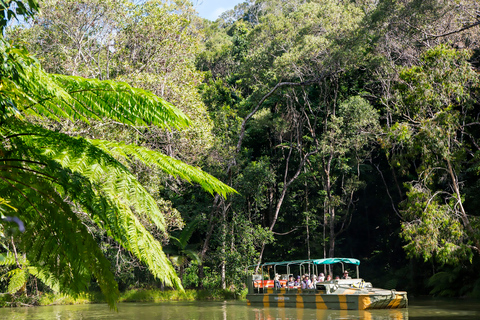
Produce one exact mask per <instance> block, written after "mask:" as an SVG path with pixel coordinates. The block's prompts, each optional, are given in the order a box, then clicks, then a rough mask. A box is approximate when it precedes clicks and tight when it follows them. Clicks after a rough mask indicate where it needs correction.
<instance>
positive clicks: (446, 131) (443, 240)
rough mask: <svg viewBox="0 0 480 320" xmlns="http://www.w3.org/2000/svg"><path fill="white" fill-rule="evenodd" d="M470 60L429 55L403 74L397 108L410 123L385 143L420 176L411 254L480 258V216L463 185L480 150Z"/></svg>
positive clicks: (408, 236) (412, 205)
mask: <svg viewBox="0 0 480 320" xmlns="http://www.w3.org/2000/svg"><path fill="white" fill-rule="evenodd" d="M468 58H469V52H468V51H457V50H455V49H450V48H447V47H446V46H443V45H442V46H438V47H436V48H434V49H431V50H428V51H427V52H425V53H424V54H423V55H422V59H421V64H420V65H418V66H414V67H412V68H405V69H402V70H401V72H400V79H401V82H399V83H398V85H397V100H396V103H397V104H396V105H397V108H398V109H397V110H398V112H399V114H400V115H401V116H403V117H404V119H406V120H404V121H399V122H397V123H396V124H395V125H393V126H392V128H391V129H390V130H389V132H388V134H389V139H386V141H387V142H388V144H387V146H389V148H390V152H391V161H392V165H393V166H395V167H401V168H403V170H404V172H405V173H408V174H413V173H414V174H416V178H414V179H413V181H411V182H410V183H409V184H408V185H407V186H408V193H407V196H408V198H407V199H406V200H405V201H404V202H403V214H404V217H405V218H406V221H405V222H404V223H403V224H402V226H403V231H402V236H403V237H404V239H405V240H407V245H406V246H405V248H406V250H407V252H409V253H410V254H412V255H419V256H423V257H424V258H425V259H430V258H434V259H438V260H439V261H441V262H458V261H459V260H461V259H465V258H469V259H471V257H472V253H477V254H478V253H480V250H479V248H480V242H479V235H478V232H477V231H476V230H478V223H479V220H478V216H477V215H476V214H473V212H468V211H467V209H466V207H465V192H466V190H468V189H467V188H465V187H466V186H464V185H463V183H462V182H461V181H462V180H463V179H468V178H467V177H468V176H469V175H470V173H469V171H470V170H471V168H474V167H476V162H477V161H478V160H477V154H478V150H479V149H478V146H477V143H476V140H477V136H478V134H477V132H476V130H471V127H472V126H474V125H475V123H476V111H475V106H476V105H477V101H476V95H477V93H478V76H477V74H476V73H475V71H474V70H472V67H471V65H470V63H469V62H468V61H467V60H468ZM412 159H414V160H412ZM412 161H413V163H412ZM413 165H415V169H414V170H413V167H412V166H413ZM474 175H475V174H474Z"/></svg>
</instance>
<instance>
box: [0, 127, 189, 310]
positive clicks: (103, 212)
mask: <svg viewBox="0 0 480 320" xmlns="http://www.w3.org/2000/svg"><path fill="white" fill-rule="evenodd" d="M22 124H23V123H22ZM7 128H8V130H7ZM21 128H22V130H19V124H18V123H15V122H10V126H8V127H7V126H4V127H3V129H4V130H3V132H4V137H6V138H7V137H8V140H9V143H10V144H11V145H12V147H13V148H12V149H11V150H9V152H10V154H9V156H10V157H11V158H13V159H20V160H18V161H16V162H15V161H13V162H12V161H11V162H10V163H9V165H8V166H9V171H8V172H2V171H0V181H2V180H3V181H4V183H3V185H5V187H4V188H3V189H0V194H5V195H6V196H8V198H9V199H11V201H12V203H15V204H17V203H20V204H22V207H19V212H21V213H22V218H23V219H25V221H35V225H30V226H28V227H27V229H28V230H27V232H25V234H24V235H22V239H23V240H24V243H33V246H31V247H29V248H28V250H27V248H25V250H27V254H28V255H29V257H31V259H30V260H31V261H42V263H45V266H47V265H48V266H50V267H49V268H48V269H45V268H46V267H43V269H45V270H47V271H49V272H50V273H52V274H53V275H54V276H55V277H58V278H59V282H60V288H68V287H70V288H73V289H72V291H73V292H80V291H81V290H82V288H85V285H86V284H87V283H88V277H89V274H93V275H94V276H95V277H96V278H97V281H98V282H99V284H100V286H101V287H102V281H103V288H102V290H104V291H108V290H107V289H108V288H109V287H110V288H111V287H112V286H114V288H116V287H115V285H114V284H112V282H110V281H109V280H112V281H113V278H112V279H110V278H109V276H110V271H109V266H107V265H106V264H107V263H108V262H105V261H104V258H103V255H101V252H99V248H98V246H97V245H96V243H94V240H93V239H92V237H91V235H90V234H88V233H87V231H86V230H85V228H84V226H83V224H81V223H80V222H79V220H78V218H77V217H76V215H75V214H74V213H73V211H71V209H70V202H73V203H75V204H76V205H77V206H78V208H79V209H81V210H82V211H84V212H86V213H88V215H89V217H90V218H91V219H92V220H93V221H95V222H96V223H97V224H98V225H99V226H100V227H101V228H103V229H104V230H106V231H107V232H108V234H109V235H110V236H112V237H113V238H114V239H115V240H116V241H118V242H119V243H120V244H121V245H122V246H123V247H124V248H126V249H127V250H129V251H131V252H132V253H134V254H135V255H136V256H137V257H138V258H139V259H140V260H141V261H143V262H144V263H145V264H146V265H147V266H148V267H149V269H150V271H151V272H152V273H153V275H154V276H156V277H157V278H159V279H161V280H162V281H164V282H165V283H166V284H167V285H171V286H173V287H176V288H180V289H181V288H182V287H181V284H180V282H179V280H178V278H177V276H176V274H175V272H174V270H173V267H172V266H171V263H170V262H169V261H168V259H167V258H166V256H165V254H164V253H163V251H162V247H161V245H160V243H159V242H158V241H156V240H155V239H154V238H153V236H152V235H151V234H150V233H149V232H148V231H147V230H146V229H145V228H144V227H143V225H142V224H141V223H140V222H139V221H138V219H137V217H136V216H135V213H134V212H133V211H132V209H134V208H136V206H135V205H133V204H134V203H135V201H136V202H138V203H139V204H140V203H141V202H144V199H147V200H148V198H145V197H150V196H149V195H148V193H147V192H146V191H144V190H143V187H141V185H140V184H139V183H138V181H136V179H134V177H133V176H132V175H131V174H130V172H129V171H128V170H127V169H126V168H125V167H124V166H123V165H122V164H121V163H120V162H118V161H117V160H115V159H114V158H113V157H111V156H110V155H108V154H106V153H105V152H103V151H102V150H100V149H98V148H97V147H95V146H93V145H92V144H90V143H89V142H88V141H86V140H85V139H81V138H80V139H77V138H72V137H69V136H66V135H64V134H61V133H55V132H51V131H48V130H45V129H42V128H39V127H36V126H33V125H29V124H25V125H23V126H22V127H21ZM20 132H21V133H20ZM21 159H35V161H31V162H28V161H21ZM94 160H96V161H94ZM1 161H2V159H0V162H1ZM26 166H28V168H26ZM68 167H70V168H71V169H69V168H68ZM27 169H28V170H27ZM18 177H21V179H18ZM45 177H52V178H51V179H45ZM130 179H131V180H130ZM0 186H2V184H1V183H0ZM138 188H140V191H141V192H139V191H138V190H137V189H138ZM142 192H144V193H142ZM143 196H145V197H144V198H142V197H143ZM125 198H126V199H125ZM135 198H137V199H136V200H135ZM150 198H151V197H150ZM63 199H65V200H66V201H67V202H68V203H67V202H65V201H64V200H63ZM130 199H133V200H130ZM151 202H152V204H151V205H152V210H156V211H157V213H158V217H162V218H163V216H162V215H161V212H160V211H159V209H158V207H156V204H155V201H154V200H153V199H152V200H151ZM143 205H144V207H145V202H144V203H143ZM40 208H41V210H40ZM139 208H140V209H142V208H141V207H140V206H139ZM144 210H145V209H144ZM46 212H48V213H49V214H48V216H45V217H44V215H45V214H46ZM27 213H28V215H27ZM145 214H147V213H145ZM149 214H150V216H151V212H150V213H149ZM65 219H66V220H68V221H67V222H65V221H63V220H65ZM79 223H80V224H79ZM31 230H35V232H34V233H32V231H31ZM55 230H56V231H55ZM85 233H87V234H85ZM39 234H41V236H39ZM60 235H61V236H60ZM77 236H78V239H77V238H76V237H77ZM59 237H60V238H59ZM72 237H73V239H72ZM39 238H40V239H44V240H42V241H38V239H39ZM82 239H87V240H88V241H87V240H82ZM56 243H62V246H63V245H64V246H65V247H58V246H56ZM87 243H89V245H88V246H86V244H87ZM82 245H85V246H86V247H85V248H84V247H82ZM79 246H81V247H79ZM67 248H69V249H67ZM87 248H88V249H87ZM64 250H70V252H72V251H73V252H74V253H76V254H78V253H79V252H80V253H83V254H82V255H79V256H77V255H68V254H69V253H67V252H64ZM95 252H96V253H95ZM62 255H63V256H65V259H58V258H56V257H58V256H62ZM92 259H93V261H92ZM61 261H70V264H63V263H61ZM72 261H74V262H75V263H73V264H72ZM86 263H88V267H87V266H86V265H85V264H86ZM36 266H37V267H38V265H36ZM92 266H98V268H96V267H95V268H94V269H93V270H92ZM82 270H83V271H82ZM102 270H105V272H107V271H108V274H103V273H102ZM67 275H72V276H67ZM99 277H100V278H99ZM102 278H103V280H102ZM115 290H116V289H115ZM104 293H105V292H104ZM107 293H108V292H107ZM111 299H112V300H111V301H113V300H114V299H115V296H111ZM111 301H110V302H111Z"/></svg>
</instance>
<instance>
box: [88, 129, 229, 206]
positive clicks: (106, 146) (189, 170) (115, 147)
mask: <svg viewBox="0 0 480 320" xmlns="http://www.w3.org/2000/svg"><path fill="white" fill-rule="evenodd" d="M89 141H90V142H91V143H92V144H93V145H94V146H97V147H99V148H100V149H102V150H103V151H105V152H107V153H109V154H110V155H112V156H113V157H117V158H127V159H136V160H139V161H141V162H142V163H143V164H145V165H147V166H149V167H152V166H157V167H159V168H160V169H161V170H162V171H163V172H165V173H167V174H169V175H172V176H174V177H180V178H181V179H183V180H186V181H188V182H195V183H198V184H199V185H200V186H201V187H202V188H203V189H204V190H206V191H208V192H209V193H211V194H213V193H219V194H220V195H222V196H223V197H226V196H227V194H231V193H236V191H235V189H233V188H231V187H229V186H227V185H226V184H224V183H223V182H221V181H219V180H218V179H217V178H215V177H213V176H211V175H209V174H208V173H206V172H204V171H202V170H201V169H199V168H196V167H193V166H190V165H187V164H185V163H184V162H182V161H180V160H177V159H175V158H172V157H169V156H167V155H164V154H162V153H160V152H158V151H153V150H150V149H147V148H144V147H140V146H137V145H133V144H125V143H123V142H113V141H105V140H95V139H91V140H89Z"/></svg>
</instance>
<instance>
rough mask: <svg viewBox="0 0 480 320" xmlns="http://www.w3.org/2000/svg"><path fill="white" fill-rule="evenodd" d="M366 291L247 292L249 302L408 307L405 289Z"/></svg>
mask: <svg viewBox="0 0 480 320" xmlns="http://www.w3.org/2000/svg"><path fill="white" fill-rule="evenodd" d="M383 291H384V292H370V293H368V294H363V293H361V292H358V291H357V290H350V292H348V291H345V292H343V293H338V294H335V293H331V294H325V293H318V290H288V289H284V288H282V289H266V290H265V293H253V294H248V295H247V303H248V305H256V306H263V307H280V308H282V307H286V308H288V307H292V308H313V309H335V310H366V309H394V308H406V307H407V306H408V299H407V293H406V292H396V291H394V290H393V291H389V290H383Z"/></svg>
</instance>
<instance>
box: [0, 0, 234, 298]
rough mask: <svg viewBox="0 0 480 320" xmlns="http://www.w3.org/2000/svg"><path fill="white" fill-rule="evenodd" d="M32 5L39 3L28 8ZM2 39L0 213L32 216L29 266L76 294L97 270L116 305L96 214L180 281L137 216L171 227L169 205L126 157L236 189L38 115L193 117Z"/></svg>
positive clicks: (22, 241) (26, 239)
mask: <svg viewBox="0 0 480 320" xmlns="http://www.w3.org/2000/svg"><path fill="white" fill-rule="evenodd" d="M17 2H18V3H20V2H19V1H17ZM29 2H32V1H29ZM21 8H23V7H21ZM35 9H36V2H32V6H30V7H29V10H30V11H28V12H29V13H30V14H33V13H34V11H35ZM16 14H17V15H20V16H21V15H25V12H24V11H22V10H19V11H17V12H16ZM8 17H9V18H11V17H12V15H9V16H8ZM1 31H2V32H3V31H4V29H3V28H2V30H1ZM0 41H1V43H0V50H1V51H2V59H3V61H2V65H1V69H0V74H1V86H0V109H1V113H0V124H1V126H0V133H1V141H2V143H1V146H0V148H1V149H0V154H1V159H0V162H1V164H2V170H1V172H0V197H1V198H2V199H3V202H4V203H6V201H8V206H5V205H4V206H3V207H2V209H3V213H2V214H4V215H5V216H7V215H8V216H13V215H15V216H17V217H18V218H20V219H21V220H22V221H23V222H24V223H25V232H24V233H22V234H21V235H20V236H19V237H18V244H19V248H20V249H21V250H22V252H25V253H26V256H27V259H28V261H29V262H30V264H31V265H32V266H33V267H36V268H37V270H38V272H45V273H48V274H51V275H53V277H55V278H56V279H57V280H58V283H59V287H60V290H61V291H63V292H68V293H71V294H74V295H75V294H78V293H80V292H82V291H84V290H85V289H86V288H87V287H88V285H89V282H90V278H91V276H93V277H94V278H95V279H96V281H97V282H98V284H99V286H100V288H101V289H102V292H103V293H104V295H105V296H106V299H107V302H108V303H109V304H110V306H112V307H113V306H115V299H116V298H117V297H118V289H117V284H116V282H115V281H114V277H113V274H112V272H111V270H110V263H109V261H108V260H107V259H106V258H105V257H104V256H103V254H102V252H101V250H100V248H99V247H98V245H97V243H96V241H95V239H94V238H93V237H92V235H91V234H90V232H89V230H88V228H87V226H86V225H85V224H84V223H83V222H82V220H89V221H92V222H94V223H96V224H97V225H98V226H99V227H100V228H103V229H105V230H106V231H107V233H108V235H109V236H111V237H113V238H114V239H115V240H116V241H118V242H119V243H120V244H121V245H122V246H124V247H125V248H126V249H128V250H129V251H131V252H132V253H133V254H135V255H136V256H137V257H138V258H139V259H140V260H141V261H142V262H143V263H145V264H146V265H147V266H148V267H149V269H150V271H151V272H152V274H153V275H154V276H155V277H157V278H159V279H160V280H161V281H163V282H164V283H166V284H167V285H171V286H174V287H176V288H181V284H180V282H179V281H178V278H177V276H176V274H175V272H174V270H173V268H172V266H171V264H170V263H169V261H168V259H167V258H166V256H165V254H164V253H163V251H162V247H161V245H160V243H159V242H158V241H157V240H155V239H154V238H153V236H152V235H151V234H150V233H149V232H148V231H147V230H146V229H145V228H144V227H143V225H142V224H141V223H140V221H139V217H143V218H144V219H147V220H150V221H151V222H153V223H154V224H155V225H156V226H157V227H158V228H160V229H162V230H164V229H165V222H164V218H163V215H162V212H161V211H160V210H159V208H158V206H157V204H156V202H155V201H154V199H153V198H152V196H151V195H150V194H149V193H148V192H146V190H145V189H144V187H143V186H142V185H141V184H140V183H139V182H138V181H137V179H136V178H135V176H134V175H133V174H132V173H131V172H130V171H129V169H128V168H127V167H126V166H125V163H128V162H129V161H140V162H142V163H144V164H145V165H147V166H158V167H159V168H161V169H162V170H164V171H165V172H167V173H168V174H172V175H175V176H177V177H180V178H183V179H186V180H187V181H192V182H196V183H199V184H200V185H201V186H202V187H204V188H205V189H206V190H208V191H209V192H211V193H213V192H219V193H220V194H222V195H223V196H225V195H226V194H227V193H229V192H231V191H232V189H231V188H229V187H227V186H226V185H224V184H222V183H221V182H220V181H218V180H216V179H215V178H213V177H212V176H210V175H208V174H206V173H204V172H202V171H201V170H200V169H198V168H196V167H191V166H188V165H186V164H184V163H182V162H181V161H179V160H176V159H173V158H171V157H167V156H165V155H163V154H161V153H159V152H155V151H151V150H148V149H146V148H144V147H139V146H136V145H127V144H125V143H119V142H114V141H106V140H94V139H85V138H80V137H72V136H69V135H67V134H64V133H61V132H57V131H55V130H51V129H49V128H45V127H42V126H40V125H38V124H34V123H33V122H32V119H35V118H36V119H44V118H48V119H51V120H55V121H57V120H60V119H65V118H66V119H70V120H72V121H73V120H77V121H81V122H84V123H87V124H88V123H89V121H90V120H89V119H94V120H98V121H101V120H104V119H111V120H114V121H117V122H119V123H123V124H125V125H129V126H144V127H145V126H148V125H157V126H159V127H162V128H169V127H173V128H182V127H184V126H186V125H187V124H188V123H189V120H188V119H187V117H186V116H185V115H184V114H183V113H182V112H181V111H180V110H178V109H177V108H175V107H174V106H173V105H171V104H169V103H167V102H166V101H164V100H163V99H161V98H159V97H157V96H155V95H154V94H152V93H150V92H148V91H145V90H142V89H136V88H133V87H131V86H129V85H128V84H126V83H121V82H113V81H100V80H95V79H85V78H81V77H74V76H64V75H53V74H48V73H46V72H44V71H43V70H42V68H41V67H40V66H39V64H38V62H37V61H36V60H35V59H34V58H32V57H31V56H30V55H29V54H28V52H27V51H26V50H24V49H22V48H21V47H18V46H16V45H15V44H9V43H8V42H6V41H5V39H4V38H3V37H2V38H1V39H0Z"/></svg>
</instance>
